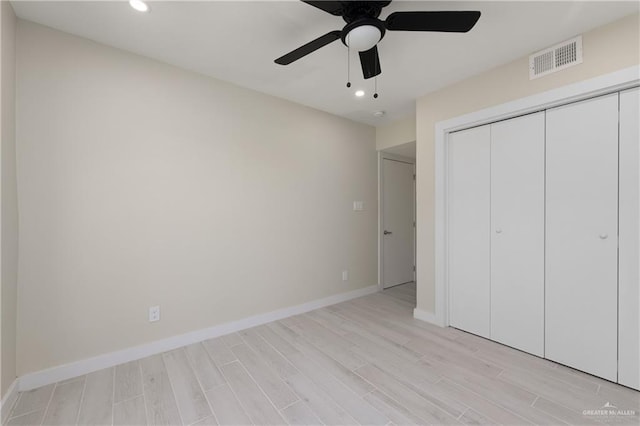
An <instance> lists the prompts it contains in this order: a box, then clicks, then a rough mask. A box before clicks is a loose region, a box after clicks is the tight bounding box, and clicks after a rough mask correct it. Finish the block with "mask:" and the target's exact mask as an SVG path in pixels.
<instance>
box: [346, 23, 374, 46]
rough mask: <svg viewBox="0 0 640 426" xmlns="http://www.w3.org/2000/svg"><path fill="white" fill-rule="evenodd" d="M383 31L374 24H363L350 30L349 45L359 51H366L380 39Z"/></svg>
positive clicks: (348, 35) (347, 39)
mask: <svg viewBox="0 0 640 426" xmlns="http://www.w3.org/2000/svg"><path fill="white" fill-rule="evenodd" d="M381 37H382V33H381V32H380V29H378V28H377V27H375V26H374V25H361V26H359V27H356V28H354V29H352V30H351V31H349V34H347V38H346V42H347V46H349V48H351V49H356V50H357V51H358V52H366V51H367V50H369V49H371V48H372V47H374V46H375V45H376V44H378V42H379V41H380V38H381Z"/></svg>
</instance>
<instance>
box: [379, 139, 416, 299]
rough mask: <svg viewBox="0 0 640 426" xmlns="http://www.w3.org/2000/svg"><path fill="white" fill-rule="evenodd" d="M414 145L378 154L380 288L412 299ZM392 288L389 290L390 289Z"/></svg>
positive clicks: (393, 148)
mask: <svg viewBox="0 0 640 426" xmlns="http://www.w3.org/2000/svg"><path fill="white" fill-rule="evenodd" d="M415 149H416V144H415V142H410V143H407V144H403V145H399V146H395V147H392V148H389V149H386V150H383V151H380V154H379V174H378V176H379V195H380V197H379V227H378V228H379V229H378V231H379V240H378V241H379V245H378V247H379V271H378V273H379V285H380V288H381V290H386V291H389V292H394V293H401V294H402V297H404V298H405V299H406V298H413V301H414V303H415V291H416V285H415V284H416V283H415V281H416V267H415V265H416V214H415V211H416V186H415V183H416V181H415V176H416V175H415V173H416V168H415ZM389 289H391V290H389Z"/></svg>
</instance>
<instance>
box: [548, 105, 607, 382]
mask: <svg viewBox="0 0 640 426" xmlns="http://www.w3.org/2000/svg"><path fill="white" fill-rule="evenodd" d="M546 126H547V128H546V136H547V137H546V160H547V161H546V168H547V174H546V289H545V291H546V294H545V300H546V304H545V310H546V313H545V318H546V323H545V355H546V357H547V358H549V359H552V360H554V361H557V362H560V363H562V364H566V365H569V366H572V367H575V368H577V369H579V370H583V371H586V372H588V373H591V374H594V375H596V376H599V377H603V378H605V379H608V380H612V381H616V379H617V347H618V342H617V340H618V339H617V337H618V331H617V322H618V310H617V304H618V288H617V283H618V280H617V275H618V249H617V233H618V94H613V95H607V96H602V97H599V98H595V99H590V100H587V101H584V102H579V103H575V104H571V105H567V106H563V107H558V108H554V109H550V110H548V111H547V124H546Z"/></svg>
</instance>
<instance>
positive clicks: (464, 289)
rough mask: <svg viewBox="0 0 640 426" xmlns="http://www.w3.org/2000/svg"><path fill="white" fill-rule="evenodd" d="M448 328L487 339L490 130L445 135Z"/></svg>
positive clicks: (474, 130) (479, 128)
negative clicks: (447, 199) (446, 140)
mask: <svg viewBox="0 0 640 426" xmlns="http://www.w3.org/2000/svg"><path fill="white" fill-rule="evenodd" d="M448 159H449V176H448V182H447V185H448V191H447V193H448V196H449V197H448V198H449V204H448V219H449V238H448V242H449V256H448V262H449V268H448V271H449V296H450V324H451V325H452V326H453V327H457V328H460V329H462V330H466V331H469V332H471V333H474V334H477V335H480V336H484V337H489V335H490V328H489V320H490V318H489V317H490V314H489V303H490V300H489V297H490V296H489V295H490V289H489V284H490V277H489V275H490V260H489V256H490V249H489V246H490V229H489V228H490V216H489V215H490V207H491V206H490V161H491V156H490V126H489V125H486V126H482V127H477V128H474V129H470V130H464V131H460V132H456V133H452V134H450V135H449V143H448Z"/></svg>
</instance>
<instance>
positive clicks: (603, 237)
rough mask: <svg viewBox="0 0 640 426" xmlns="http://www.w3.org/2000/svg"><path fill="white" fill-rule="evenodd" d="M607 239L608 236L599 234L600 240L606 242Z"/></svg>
mask: <svg viewBox="0 0 640 426" xmlns="http://www.w3.org/2000/svg"><path fill="white" fill-rule="evenodd" d="M607 238H609V235H607V234H600V239H601V240H606V239H607Z"/></svg>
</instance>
